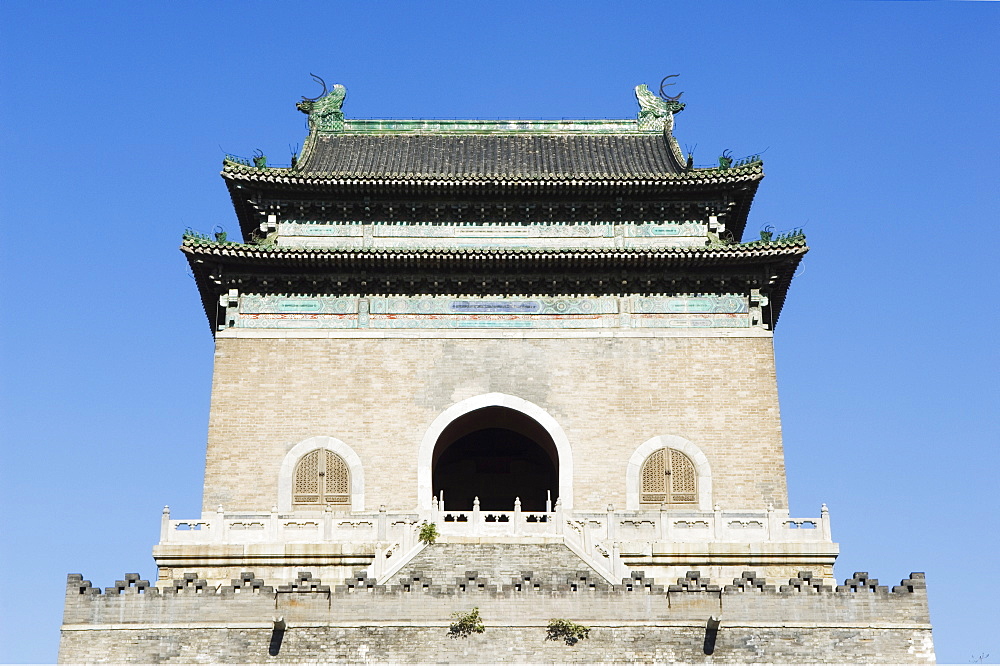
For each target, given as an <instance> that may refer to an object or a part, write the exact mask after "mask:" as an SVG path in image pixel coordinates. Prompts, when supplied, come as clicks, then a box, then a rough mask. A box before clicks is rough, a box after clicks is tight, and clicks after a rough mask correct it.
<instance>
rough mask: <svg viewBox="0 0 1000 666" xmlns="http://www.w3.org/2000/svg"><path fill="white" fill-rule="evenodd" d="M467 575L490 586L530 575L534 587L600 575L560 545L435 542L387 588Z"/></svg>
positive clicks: (447, 580) (460, 578) (462, 578)
mask: <svg viewBox="0 0 1000 666" xmlns="http://www.w3.org/2000/svg"><path fill="white" fill-rule="evenodd" d="M468 572H476V574H478V580H479V581H483V582H488V583H489V584H490V585H496V584H503V585H510V584H511V583H512V582H513V581H515V580H517V581H523V580H524V579H525V575H526V574H527V573H528V572H530V580H531V582H532V584H534V585H539V584H541V585H565V584H566V582H567V581H568V580H578V579H579V578H580V577H581V576H582V575H585V576H586V577H587V578H588V579H589V580H591V581H602V582H603V578H601V576H600V575H598V573H597V572H596V571H594V570H593V569H592V568H591V567H590V566H588V565H587V563H586V562H584V561H583V560H581V559H580V558H579V557H578V556H577V555H576V554H575V553H573V551H571V550H570V549H569V548H567V547H566V546H565V545H563V544H561V543H547V544H515V543H478V544H473V543H447V542H445V543H435V544H431V545H429V546H427V547H426V548H424V549H423V550H422V551H421V552H420V553H418V554H417V555H416V556H415V557H414V558H413V559H412V560H410V561H409V562H408V563H407V564H406V565H404V566H403V568H402V569H400V570H399V571H398V572H396V574H395V575H393V576H392V577H391V578H390V579H389V580H387V581H386V584H388V585H400V584H404V583H408V582H409V581H411V580H413V579H414V578H418V579H420V580H421V581H422V582H423V583H424V584H425V585H426V584H428V583H430V584H433V585H454V584H455V583H456V582H460V581H467V580H468V579H469V576H468V575H467V573H468Z"/></svg>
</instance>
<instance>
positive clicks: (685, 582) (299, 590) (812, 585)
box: [66, 570, 927, 604]
mask: <svg viewBox="0 0 1000 666" xmlns="http://www.w3.org/2000/svg"><path fill="white" fill-rule="evenodd" d="M547 580H548V578H547V577H542V576H539V575H538V574H537V573H536V572H532V571H524V572H522V573H521V575H520V576H517V577H514V578H512V579H510V581H509V582H497V581H492V580H490V579H489V578H488V577H486V576H484V575H482V574H481V573H480V572H478V571H466V572H465V575H464V576H459V577H456V578H455V579H453V580H450V581H437V580H434V579H433V578H431V577H429V576H426V575H424V574H423V573H422V572H419V571H416V572H413V573H412V574H411V575H409V576H405V577H402V578H400V579H398V581H397V582H396V583H394V584H388V585H386V584H379V583H378V582H377V581H376V579H374V578H372V577H371V576H369V575H368V573H367V572H366V571H365V570H358V571H357V572H356V573H355V574H354V575H352V576H350V577H348V578H346V579H344V580H343V581H342V583H340V584H336V585H330V584H325V583H324V582H323V581H322V580H321V579H319V578H314V577H313V574H312V573H311V572H309V571H301V572H299V573H298V575H297V576H296V578H294V579H293V580H291V581H289V582H288V583H278V584H276V585H275V584H267V583H266V582H265V581H264V580H263V579H261V578H258V577H257V576H256V575H255V574H254V573H253V572H250V571H245V572H242V573H241V574H240V577H239V578H238V579H233V580H232V581H231V582H230V584H227V585H212V584H209V583H208V582H207V581H206V580H205V579H202V578H199V577H198V574H197V573H193V572H192V573H185V574H184V575H183V577H181V578H179V579H175V580H173V581H172V582H171V583H170V584H168V585H166V586H161V587H160V588H157V587H155V586H153V585H150V583H149V581H147V580H140V578H139V574H135V573H130V574H126V575H125V579H124V580H120V581H116V582H115V585H114V586H111V587H107V588H104V590H103V593H102V590H101V588H100V587H94V586H93V585H92V584H91V582H90V581H89V580H84V579H83V576H82V575H81V574H69V576H68V578H67V587H66V595H67V604H78V603H88V602H90V601H92V600H93V599H94V598H95V597H100V598H101V599H104V600H105V601H107V600H108V599H113V598H115V597H131V596H137V595H144V594H145V595H148V596H150V597H153V596H160V595H163V596H170V595H178V596H185V595H201V596H203V597H220V598H221V597H231V596H237V595H244V596H246V595H251V594H252V595H258V596H260V597H261V598H264V597H267V598H269V599H271V600H274V599H275V598H276V597H277V596H280V595H283V594H322V595H337V596H350V595H353V594H362V593H377V594H382V595H385V594H389V595H398V596H401V597H405V596H409V595H428V596H432V597H433V596H453V595H455V594H456V593H460V592H461V593H471V592H481V593H484V594H489V595H493V596H504V597H506V596H511V595H517V594H521V593H525V594H526V593H538V592H546V593H560V594H562V593H571V594H582V595H586V594H596V593H600V594H607V595H619V594H636V593H639V594H646V595H653V596H665V595H684V594H687V593H711V594H715V595H717V596H719V597H724V596H728V595H740V594H765V595H776V596H779V597H781V596H786V597H787V596H795V595H819V596H833V597H838V598H844V597H848V598H849V597H855V598H872V597H886V598H890V597H891V598H903V597H909V596H911V595H926V590H927V584H926V581H925V579H924V574H923V573H920V572H914V573H911V574H910V576H909V578H904V579H903V580H901V581H900V584H899V585H893V586H891V587H889V586H886V585H879V582H878V580H877V579H874V578H868V574H867V573H865V572H856V573H855V574H854V575H853V576H852V577H851V578H848V579H846V580H845V581H844V584H843V585H832V584H831V582H832V581H830V580H828V579H825V578H821V577H817V576H814V575H813V572H811V571H800V572H799V573H798V575H797V576H795V577H793V578H790V579H789V580H788V583H787V584H777V585H776V584H773V583H769V582H768V581H767V579H765V578H763V577H760V576H758V575H757V573H756V572H754V571H745V572H743V574H742V576H741V577H740V578H734V579H733V582H732V584H731V585H729V584H723V585H720V584H718V583H713V582H712V579H710V578H708V577H704V576H702V574H701V572H700V571H688V572H687V574H686V575H685V576H684V577H683V578H678V579H677V580H676V582H675V583H671V584H668V585H662V584H657V583H656V581H655V580H654V579H653V578H650V577H647V576H646V574H645V572H643V571H633V572H631V574H630V575H629V576H628V577H625V578H622V581H621V584H620V585H619V584H615V585H609V584H608V583H607V582H606V581H604V580H603V579H601V578H600V577H595V576H594V574H593V572H590V571H579V572H576V573H575V574H573V575H569V576H566V577H565V581H564V582H563V583H558V584H553V583H550V582H543V581H547Z"/></svg>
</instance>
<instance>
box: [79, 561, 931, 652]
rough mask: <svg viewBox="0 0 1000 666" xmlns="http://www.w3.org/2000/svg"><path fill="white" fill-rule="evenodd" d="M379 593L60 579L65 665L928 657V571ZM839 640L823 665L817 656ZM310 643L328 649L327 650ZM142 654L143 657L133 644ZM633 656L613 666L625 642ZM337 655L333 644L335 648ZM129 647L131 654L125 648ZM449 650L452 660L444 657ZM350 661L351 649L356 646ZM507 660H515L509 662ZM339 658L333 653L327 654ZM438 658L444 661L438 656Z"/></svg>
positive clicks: (427, 582)
mask: <svg viewBox="0 0 1000 666" xmlns="http://www.w3.org/2000/svg"><path fill="white" fill-rule="evenodd" d="M396 580H397V582H395V583H393V584H389V585H381V584H378V583H377V582H376V580H375V579H374V578H372V577H370V576H369V575H368V574H367V573H366V572H365V571H363V570H359V571H357V572H356V573H355V574H354V575H353V576H351V577H349V578H347V579H345V580H342V581H338V582H336V583H334V582H327V581H323V580H320V579H318V578H314V577H313V575H312V573H310V572H308V571H302V572H299V574H298V575H297V576H296V577H295V579H294V580H291V581H288V582H273V581H265V580H262V579H261V578H258V577H257V576H256V575H255V574H254V573H253V572H249V571H248V572H244V573H242V574H241V575H240V576H239V577H238V578H235V579H233V580H231V581H230V582H229V583H228V584H225V585H210V584H208V583H207V582H206V580H205V579H203V578H200V577H199V576H198V574H197V573H194V572H191V573H186V574H185V575H184V576H182V577H181V578H178V579H175V580H172V581H171V582H170V583H169V584H167V585H162V584H161V587H160V588H156V587H153V586H151V585H150V584H149V582H148V581H146V580H142V579H141V578H140V577H139V575H138V574H127V575H126V576H125V577H124V579H123V580H120V581H116V583H115V585H114V586H109V587H106V588H104V590H103V591H102V590H101V588H100V587H95V586H93V584H92V583H91V582H90V581H88V580H84V578H83V576H81V575H80V574H70V575H69V577H68V579H67V586H66V608H65V615H64V624H63V640H62V650H63V652H62V653H61V655H60V658H61V660H62V659H63V658H64V657H65V659H66V660H69V659H70V657H71V658H72V660H77V661H80V660H82V661H92V662H101V661H139V662H153V663H164V662H170V661H174V660H176V661H224V660H235V661H242V662H255V661H264V660H266V659H267V657H268V655H270V656H271V657H278V659H277V660H279V661H282V660H287V661H299V660H303V659H304V660H309V659H313V660H315V658H316V656H317V655H320V654H322V655H323V659H324V660H327V661H339V662H351V661H358V660H360V658H361V657H364V655H362V654H358V653H357V651H358V650H359V649H361V647H360V646H362V645H368V646H369V648H370V649H371V650H372V654H373V656H375V655H377V657H378V659H379V660H382V661H388V662H414V661H417V662H419V661H428V660H433V659H434V658H435V657H434V655H437V660H438V661H442V660H444V661H472V662H476V661H493V660H496V659H497V658H498V657H497V655H499V654H504V653H510V654H509V660H514V661H548V662H551V661H558V662H567V661H570V662H572V661H583V662H586V661H607V659H606V656H605V655H607V654H620V655H623V656H622V657H621V660H622V661H630V660H631V661H696V660H703V659H704V658H705V656H706V655H714V657H715V658H716V659H718V660H721V661H759V660H761V659H764V655H766V659H764V660H766V661H772V662H773V661H777V662H783V661H798V662H810V661H811V662H815V661H822V660H823V659H825V658H827V657H833V656H836V657H837V661H861V662H914V661H924V662H927V661H933V644H932V642H931V634H930V618H929V615H928V611H927V595H926V585H925V581H924V575H923V574H922V573H912V574H910V576H909V578H905V579H903V580H902V581H901V582H900V584H899V585H896V586H893V587H892V588H891V589H890V588H889V587H888V586H884V585H879V584H878V581H877V580H875V579H870V578H868V575H867V574H866V573H864V572H858V573H855V574H854V576H852V577H851V578H849V579H847V580H846V581H844V584H843V585H832V584H831V582H832V581H829V580H827V579H823V578H819V577H816V576H814V575H813V574H812V572H810V571H801V572H799V573H798V575H797V576H796V577H793V578H791V579H789V580H788V583H787V584H773V583H770V582H769V581H767V580H766V579H765V578H763V577H760V576H758V575H757V573H756V572H754V571H745V572H743V574H742V576H740V577H739V578H736V579H733V580H732V584H719V583H715V582H713V581H712V580H711V579H709V578H707V577H702V575H701V573H700V572H698V571H689V572H687V574H686V575H685V576H684V577H683V578H679V579H677V580H676V582H674V583H671V584H667V585H663V584H661V583H659V582H657V581H655V580H653V579H652V578H648V577H646V575H645V574H644V573H643V572H642V571H633V572H632V573H631V575H630V576H629V577H627V578H623V579H622V581H621V583H620V584H614V585H610V584H608V583H607V582H606V581H605V580H604V579H603V578H602V577H601V576H595V575H594V573H593V572H592V571H584V570H581V571H579V572H576V573H575V574H572V575H568V576H565V577H564V578H563V579H562V580H561V581H558V582H554V581H553V577H552V576H548V575H546V572H537V571H523V572H522V573H521V574H520V575H518V576H513V577H511V578H510V579H509V580H491V579H490V578H489V577H487V576H485V575H483V574H482V573H481V572H479V571H474V570H469V571H466V572H465V573H464V575H460V576H457V577H453V578H452V579H450V580H436V579H434V578H433V577H431V576H427V575H426V574H425V573H424V572H422V571H416V570H414V571H410V572H409V573H408V574H407V575H404V576H400V577H398V578H397V579H396ZM474 607H475V608H478V609H479V614H480V616H481V617H482V619H483V622H484V623H485V625H486V634H484V635H483V636H482V637H480V636H477V637H475V638H473V639H468V641H466V642H456V641H454V640H451V639H450V638H449V633H448V627H449V625H450V624H451V622H453V618H452V615H453V614H454V613H463V612H468V611H470V610H471V609H472V608H474ZM552 618H566V619H569V620H571V621H573V622H576V623H580V624H583V625H584V626H588V627H590V630H591V631H590V638H589V639H587V640H586V641H581V642H580V644H579V645H577V646H574V648H573V649H572V651H567V650H565V649H563V651H559V648H557V647H556V645H554V644H553V643H552V642H546V640H545V635H546V627H547V626H548V624H549V622H550V621H551V620H552ZM831 644H837V645H838V652H837V654H836V655H832V654H831V653H830V652H829V651H828V650H821V649H819V648H820V647H822V646H828V645H831ZM318 645H328V646H332V647H338V648H339V649H340V652H337V653H330V655H331V656H329V657H328V655H327V652H325V651H324V650H323V649H321V651H320V652H317V651H316V650H317V649H318V648H317V646H318ZM136 646H138V647H136ZM626 647H627V648H628V649H629V650H631V651H632V653H630V656H624V654H625V653H624V652H622V651H623V650H624V649H625V648H626ZM331 649H332V648H331ZM130 650H131V651H130ZM456 650H457V652H455V651H456ZM352 651H353V652H352ZM511 651H513V652H511ZM336 655H339V656H336ZM441 655H445V656H443V657H442V656H441Z"/></svg>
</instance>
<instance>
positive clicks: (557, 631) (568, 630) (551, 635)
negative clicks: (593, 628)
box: [545, 618, 590, 645]
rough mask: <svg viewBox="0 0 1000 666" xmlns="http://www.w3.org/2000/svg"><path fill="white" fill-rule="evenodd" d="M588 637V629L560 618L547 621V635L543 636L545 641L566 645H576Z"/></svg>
mask: <svg viewBox="0 0 1000 666" xmlns="http://www.w3.org/2000/svg"><path fill="white" fill-rule="evenodd" d="M589 636H590V627H585V626H583V625H582V624H577V623H576V622H570V621H569V620H564V619H562V618H556V619H554V620H549V626H548V633H547V634H546V635H545V640H547V641H563V642H564V643H566V645H576V644H577V643H579V642H580V641H581V640H582V639H584V638H588V637H589Z"/></svg>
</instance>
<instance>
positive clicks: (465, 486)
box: [433, 407, 559, 511]
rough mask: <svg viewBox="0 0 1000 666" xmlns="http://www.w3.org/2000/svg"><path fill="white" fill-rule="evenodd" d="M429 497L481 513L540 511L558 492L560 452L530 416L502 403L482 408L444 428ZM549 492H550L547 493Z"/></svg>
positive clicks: (553, 501) (457, 508) (437, 450)
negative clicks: (516, 508) (475, 502)
mask: <svg viewBox="0 0 1000 666" xmlns="http://www.w3.org/2000/svg"><path fill="white" fill-rule="evenodd" d="M433 484H434V495H435V496H440V494H441V492H442V491H444V501H445V507H446V508H448V509H451V510H453V511H468V510H471V509H472V502H473V499H474V498H475V497H478V498H479V508H480V509H482V510H483V511H512V510H513V509H514V498H516V497H519V498H520V499H521V510H522V511H545V509H546V500H547V499H548V498H549V497H551V500H552V503H553V505H554V504H555V501H556V499H557V494H558V491H559V456H558V454H557V453H556V446H555V443H554V442H553V441H552V437H551V436H550V435H549V433H548V432H547V431H546V430H545V428H543V427H542V426H541V425H540V424H539V423H538V422H537V421H535V420H534V419H532V418H531V417H530V416H527V415H526V414H524V413H522V412H519V411H517V410H515V409H509V408H507V407H484V408H483V409H477V410H475V411H472V412H469V413H468V414H464V415H463V416H460V417H459V418H457V419H455V420H454V421H453V422H452V423H450V424H449V425H448V427H447V428H445V429H444V432H442V433H441V436H440V437H439V438H438V441H437V444H436V445H435V446H434V462H433ZM550 493H551V495H550Z"/></svg>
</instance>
